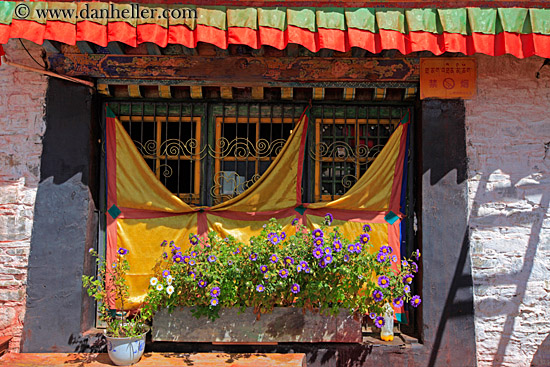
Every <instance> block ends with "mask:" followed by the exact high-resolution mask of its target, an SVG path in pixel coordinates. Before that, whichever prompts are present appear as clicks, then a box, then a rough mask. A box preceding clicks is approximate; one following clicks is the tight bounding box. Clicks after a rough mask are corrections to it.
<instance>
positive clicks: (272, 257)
mask: <svg viewBox="0 0 550 367" xmlns="http://www.w3.org/2000/svg"><path fill="white" fill-rule="evenodd" d="M269 259H270V260H271V262H272V263H273V264H277V261H279V258H278V257H277V255H275V254H272V255H271V256H270V257H269Z"/></svg>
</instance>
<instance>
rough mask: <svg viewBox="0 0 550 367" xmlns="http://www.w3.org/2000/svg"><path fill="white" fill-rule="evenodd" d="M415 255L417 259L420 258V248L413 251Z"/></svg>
mask: <svg viewBox="0 0 550 367" xmlns="http://www.w3.org/2000/svg"><path fill="white" fill-rule="evenodd" d="M413 255H414V257H415V258H416V260H418V259H420V250H419V249H416V251H415V252H413Z"/></svg>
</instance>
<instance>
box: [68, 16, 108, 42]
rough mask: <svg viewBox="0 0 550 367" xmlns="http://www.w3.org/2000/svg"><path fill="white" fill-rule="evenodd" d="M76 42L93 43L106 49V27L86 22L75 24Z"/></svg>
mask: <svg viewBox="0 0 550 367" xmlns="http://www.w3.org/2000/svg"><path fill="white" fill-rule="evenodd" d="M76 40H77V41H88V42H93V43H95V44H97V45H99V46H101V47H107V43H108V42H107V26H105V25H101V24H98V23H95V22H90V21H88V20H83V21H81V22H77V23H76Z"/></svg>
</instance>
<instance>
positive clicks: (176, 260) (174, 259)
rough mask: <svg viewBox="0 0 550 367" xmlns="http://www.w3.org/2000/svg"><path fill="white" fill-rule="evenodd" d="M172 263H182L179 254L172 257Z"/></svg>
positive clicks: (181, 257)
mask: <svg viewBox="0 0 550 367" xmlns="http://www.w3.org/2000/svg"><path fill="white" fill-rule="evenodd" d="M172 261H174V262H175V263H180V262H182V261H183V256H181V254H176V255H174V256H173V257H172Z"/></svg>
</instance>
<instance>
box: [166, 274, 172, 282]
mask: <svg viewBox="0 0 550 367" xmlns="http://www.w3.org/2000/svg"><path fill="white" fill-rule="evenodd" d="M173 279H174V278H172V276H171V275H168V276H167V277H166V283H168V284H172V280H173Z"/></svg>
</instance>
